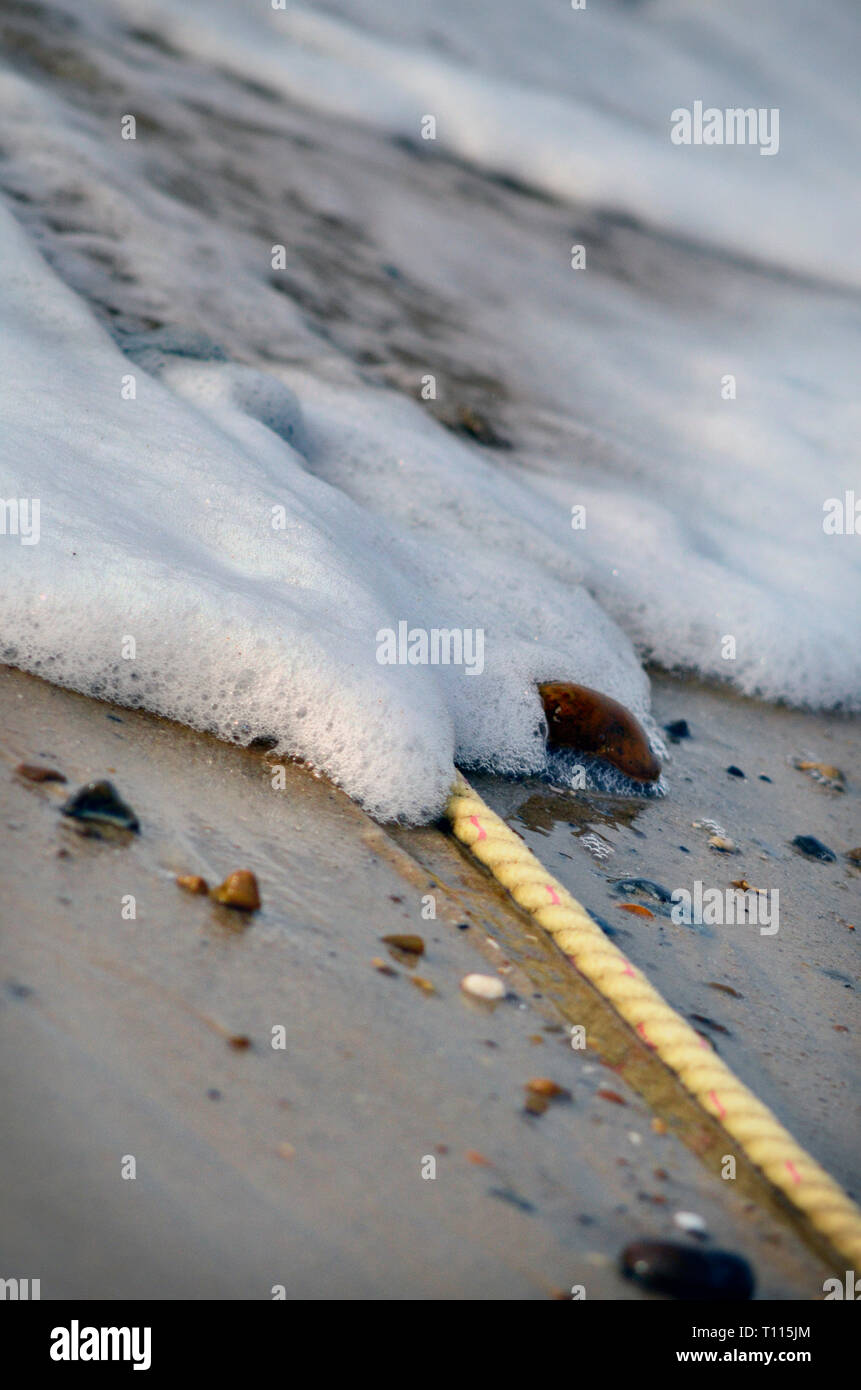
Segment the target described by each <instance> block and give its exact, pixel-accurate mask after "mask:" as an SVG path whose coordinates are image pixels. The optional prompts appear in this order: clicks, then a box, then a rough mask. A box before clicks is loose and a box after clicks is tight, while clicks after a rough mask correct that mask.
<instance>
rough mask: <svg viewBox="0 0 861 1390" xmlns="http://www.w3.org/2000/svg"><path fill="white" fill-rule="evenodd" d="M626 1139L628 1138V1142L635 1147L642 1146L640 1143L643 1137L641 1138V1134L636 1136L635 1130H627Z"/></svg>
mask: <svg viewBox="0 0 861 1390" xmlns="http://www.w3.org/2000/svg"><path fill="white" fill-rule="evenodd" d="M628 1138H629V1140H630V1141H631V1143H632V1144H633V1145H635V1146H636V1145H637V1144H642V1142H643V1136H642V1134H638V1133H637V1131H636V1130H635V1129H629V1130H628Z"/></svg>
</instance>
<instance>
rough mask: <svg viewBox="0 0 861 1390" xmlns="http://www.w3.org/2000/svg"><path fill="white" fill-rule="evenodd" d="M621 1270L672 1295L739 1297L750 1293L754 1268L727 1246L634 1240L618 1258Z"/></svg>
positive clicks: (628, 1275)
mask: <svg viewBox="0 0 861 1390" xmlns="http://www.w3.org/2000/svg"><path fill="white" fill-rule="evenodd" d="M620 1266H621V1270H622V1273H623V1274H624V1275H625V1277H626V1279H633V1280H634V1282H635V1283H637V1284H641V1285H642V1286H643V1288H646V1289H652V1290H653V1291H654V1292H655V1293H665V1294H669V1295H670V1296H671V1297H672V1298H685V1299H707V1300H726V1301H731V1300H740V1299H747V1298H750V1297H751V1296H752V1295H753V1290H754V1278H753V1271H752V1270H751V1268H750V1265H749V1264H748V1263H747V1261H746V1260H744V1259H742V1258H741V1256H740V1255H733V1254H730V1252H729V1251H726V1250H691V1249H689V1248H688V1247H687V1246H686V1245H676V1244H673V1243H672V1242H670V1241H658V1240H637V1241H634V1242H633V1243H632V1244H631V1245H628V1246H626V1247H625V1249H624V1250H623V1251H622V1255H621V1258H620Z"/></svg>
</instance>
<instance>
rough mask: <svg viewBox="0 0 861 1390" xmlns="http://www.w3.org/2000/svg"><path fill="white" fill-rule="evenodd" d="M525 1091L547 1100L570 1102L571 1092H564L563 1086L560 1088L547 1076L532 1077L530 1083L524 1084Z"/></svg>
mask: <svg viewBox="0 0 861 1390" xmlns="http://www.w3.org/2000/svg"><path fill="white" fill-rule="evenodd" d="M526 1089H527V1091H529V1092H531V1093H532V1095H536V1096H544V1097H545V1099H547V1100H560V1099H563V1098H564V1099H566V1100H570V1098H571V1092H570V1091H566V1089H565V1087H564V1086H560V1085H559V1084H558V1083H557V1082H556V1081H551V1080H550V1078H549V1076H533V1078H532V1080H531V1081H527V1083H526Z"/></svg>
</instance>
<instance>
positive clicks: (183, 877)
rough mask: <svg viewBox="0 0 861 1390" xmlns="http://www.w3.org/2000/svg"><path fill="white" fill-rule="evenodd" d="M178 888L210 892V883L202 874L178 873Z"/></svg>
mask: <svg viewBox="0 0 861 1390" xmlns="http://www.w3.org/2000/svg"><path fill="white" fill-rule="evenodd" d="M176 886H177V888H182V889H183V890H184V891H185V892H186V893H208V892H209V884H208V883H207V881H206V879H205V878H201V877H200V874H177V877H176Z"/></svg>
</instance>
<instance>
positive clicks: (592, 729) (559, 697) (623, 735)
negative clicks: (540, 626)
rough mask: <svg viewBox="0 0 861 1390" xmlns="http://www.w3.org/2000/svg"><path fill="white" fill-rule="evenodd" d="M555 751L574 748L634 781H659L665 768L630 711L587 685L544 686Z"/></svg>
mask: <svg viewBox="0 0 861 1390" xmlns="http://www.w3.org/2000/svg"><path fill="white" fill-rule="evenodd" d="M538 693H539V695H540V696H541V703H542V705H543V706H544V713H545V715H546V716H547V742H548V745H549V746H550V747H551V748H574V749H576V750H577V751H578V752H580V753H593V754H594V755H595V756H596V757H599V758H605V759H606V761H607V762H609V763H612V764H613V766H614V767H617V768H618V769H619V771H620V772H624V774H625V776H626V777H631V778H633V780H634V781H635V782H655V781H657V779H658V778H659V777H660V775H661V764H660V763H659V762H658V759H657V758H656V757H655V755H654V753H653V752H652V750H651V748H650V746H649V740H648V738H647V736H646V732H645V730H644V729H643V727H642V726H641V725H640V724H639V723H638V722H637V720H636V719H635V718H634V716H633V714H631V712H630V710H627V709H625V706H624V705H620V704H619V702H618V701H617V700H611V699H610V697H609V695H602V694H601V693H600V692H599V691H597V690H590V689H589V687H588V686H585V685H571V684H570V683H568V682H567V681H552V682H548V683H546V684H543V685H539V687H538Z"/></svg>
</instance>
